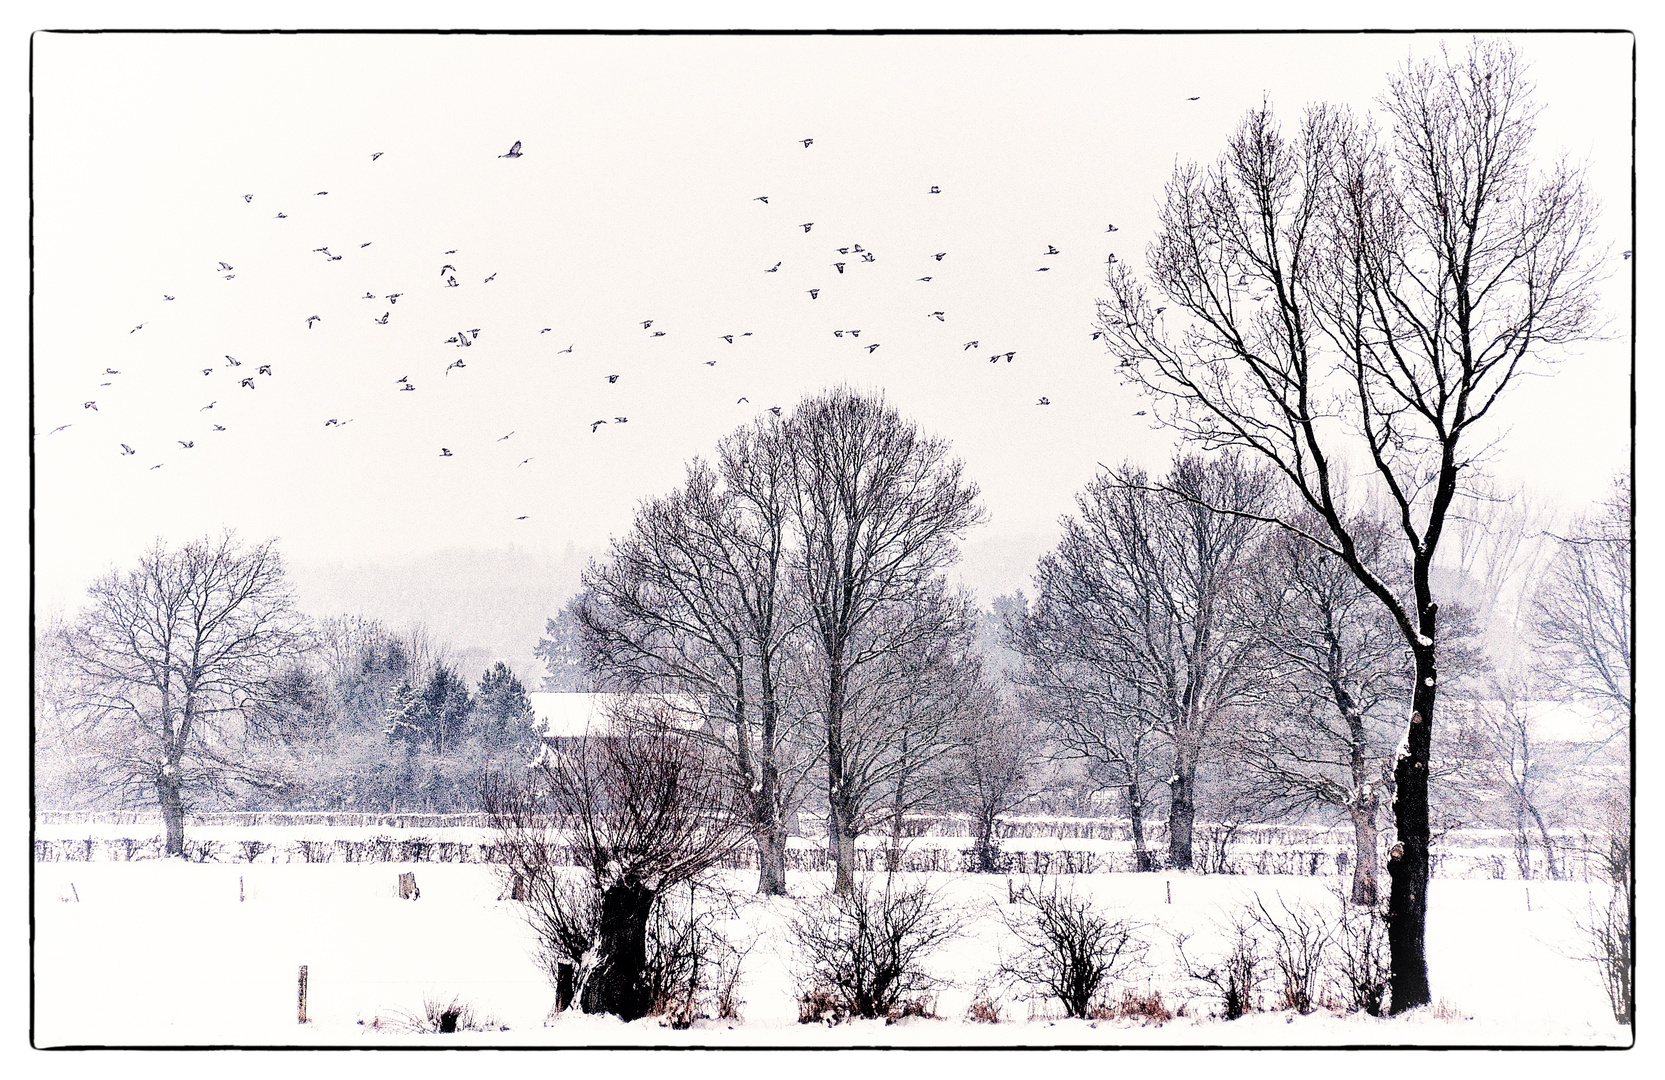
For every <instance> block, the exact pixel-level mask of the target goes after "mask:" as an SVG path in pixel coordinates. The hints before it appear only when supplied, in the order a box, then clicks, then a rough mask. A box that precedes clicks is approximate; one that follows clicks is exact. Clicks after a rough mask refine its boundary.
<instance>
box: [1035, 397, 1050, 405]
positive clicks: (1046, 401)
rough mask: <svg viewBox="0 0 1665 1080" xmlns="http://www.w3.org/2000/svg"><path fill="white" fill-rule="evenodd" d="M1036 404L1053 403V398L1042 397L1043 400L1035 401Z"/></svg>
mask: <svg viewBox="0 0 1665 1080" xmlns="http://www.w3.org/2000/svg"><path fill="white" fill-rule="evenodd" d="M1035 404H1037V405H1051V404H1052V399H1051V398H1042V399H1041V400H1039V401H1037V402H1035Z"/></svg>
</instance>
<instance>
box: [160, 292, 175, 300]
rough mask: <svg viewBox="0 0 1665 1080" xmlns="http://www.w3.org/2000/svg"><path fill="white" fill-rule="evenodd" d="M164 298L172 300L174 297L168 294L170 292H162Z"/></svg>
mask: <svg viewBox="0 0 1665 1080" xmlns="http://www.w3.org/2000/svg"><path fill="white" fill-rule="evenodd" d="M162 299H164V300H172V299H173V297H171V296H169V295H168V294H167V293H163V294H162Z"/></svg>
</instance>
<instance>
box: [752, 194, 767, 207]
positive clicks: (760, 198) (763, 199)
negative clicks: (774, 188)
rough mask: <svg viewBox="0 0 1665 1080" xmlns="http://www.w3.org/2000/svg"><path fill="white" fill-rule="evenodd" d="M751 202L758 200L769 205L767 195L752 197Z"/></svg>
mask: <svg viewBox="0 0 1665 1080" xmlns="http://www.w3.org/2000/svg"><path fill="white" fill-rule="evenodd" d="M752 202H760V203H762V204H763V205H764V206H768V205H769V196H767V195H759V196H758V197H757V198H755V199H753V200H752Z"/></svg>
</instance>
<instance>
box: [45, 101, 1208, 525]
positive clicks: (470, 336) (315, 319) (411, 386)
mask: <svg viewBox="0 0 1665 1080" xmlns="http://www.w3.org/2000/svg"><path fill="white" fill-rule="evenodd" d="M1189 100H1196V99H1195V98H1192V99H1189ZM799 142H800V143H801V144H802V146H803V148H804V149H805V150H808V149H810V147H812V146H813V145H814V143H815V140H814V139H812V138H805V139H801V140H799ZM521 147H522V144H521V143H520V142H519V141H517V142H515V143H514V145H513V146H512V147H510V148H509V150H508V151H507V152H506V153H503V154H500V155H498V157H500V158H505V159H509V160H514V159H518V158H521V157H522V156H524V154H523V151H522V149H521ZM382 156H383V155H382V153H381V152H379V151H378V152H376V153H373V154H371V155H370V160H371V161H376V160H377V159H379V158H381V157H382ZM328 194H329V192H328V191H327V190H326V191H319V192H317V193H316V195H317V196H327V195H328ZM926 194H928V195H932V196H937V195H941V194H942V189H941V187H940V186H939V185H931V186H930V188H929V190H928V191H927V192H926ZM241 198H242V199H243V202H244V203H245V204H252V203H253V202H254V199H255V196H254V195H253V194H252V193H251V194H244V195H242V196H241ZM751 201H753V202H757V203H760V204H762V205H764V206H767V205H769V196H768V195H758V196H755V197H753V199H752V200H751ZM288 216H289V215H288V214H286V213H284V212H282V211H279V212H278V213H276V214H275V216H274V220H283V219H287V218H288ZM795 227H796V228H799V229H801V230H802V231H803V233H804V234H809V233H811V231H812V230H813V229H814V227H815V222H813V221H805V222H801V223H798V224H797V225H796V226H795ZM1116 231H1117V228H1116V226H1115V225H1113V224H1112V225H1110V226H1109V227H1108V229H1107V232H1109V233H1114V232H1116ZM371 243H372V241H365V242H363V243H360V244H359V248H360V249H363V248H368V247H370V246H371ZM310 253H311V254H314V255H319V256H322V259H323V261H324V262H326V263H328V262H339V261H341V260H342V258H343V256H342V255H341V254H338V253H336V252H334V251H332V250H331V249H330V246H329V245H325V246H321V247H316V248H313V249H311V252H310ZM456 253H457V251H456V249H449V250H447V251H445V252H444V255H445V256H452V255H455V254H456ZM831 253H836V255H837V256H838V258H837V259H836V260H834V261H832V262H830V263H829V264H828V268H830V269H833V270H834V271H835V272H836V276H837V277H844V276H845V275H846V274H854V273H857V272H859V268H861V267H863V266H866V265H871V264H874V263H876V262H877V261H878V254H877V253H876V252H874V251H872V250H870V249H868V248H865V247H863V246H862V245H861V244H860V243H855V242H851V243H847V244H843V245H834V246H833V247H831V248H830V249H829V254H831ZM1059 254H1061V252H1060V251H1059V249H1058V248H1057V247H1056V246H1054V245H1052V244H1047V245H1046V249H1045V251H1044V252H1042V253H1041V255H1042V258H1046V257H1050V256H1055V255H1059ZM948 257H949V252H947V251H937V252H933V253H930V254H929V256H928V259H929V261H928V262H927V263H926V267H927V268H930V269H932V270H933V271H934V272H933V273H929V274H924V275H921V276H920V277H918V278H917V279H916V280H917V281H918V282H921V283H929V282H931V281H932V280H933V278H934V277H936V276H938V275H939V274H940V269H939V267H940V265H941V264H943V263H944V260H945V259H948ZM1115 259H1116V257H1115V256H1114V255H1111V256H1110V261H1111V262H1112V263H1113V262H1114V261H1115ZM784 264H785V260H780V261H776V262H775V263H774V265H772V266H769V267H767V268H765V269H764V271H763V272H764V273H767V274H774V273H779V272H780V270H781V268H782V266H783V265H784ZM950 265H951V264H950ZM1051 269H1052V266H1051V265H1050V264H1048V265H1043V266H1037V267H1035V272H1036V273H1045V272H1048V271H1050V270H1051ZM213 272H214V273H215V274H217V275H220V276H221V277H223V278H224V279H225V280H228V281H229V280H234V279H235V278H236V276H237V268H236V267H235V266H233V265H231V264H229V263H227V262H224V261H219V262H218V263H217V266H216V267H215V269H214V270H213ZM458 275H459V270H458V268H457V266H456V265H455V264H454V263H452V262H449V261H448V262H445V263H443V264H442V265H440V267H439V272H438V278H439V287H441V288H460V287H462V283H461V282H459V280H458ZM496 278H497V274H496V273H495V272H494V273H492V274H490V275H489V276H487V277H485V278H484V279H482V281H481V283H482V284H483V285H489V284H491V283H492V282H493V281H494V280H496ZM430 280H431V279H430ZM805 291H806V292H807V294H808V296H809V299H810V300H811V301H817V300H819V299H820V297H821V294H822V292H824V291H826V286H825V285H821V286H816V287H812V288H809V289H807V290H805ZM405 295H406V294H405V293H404V292H388V293H380V294H378V293H376V292H373V291H367V292H365V293H364V294H363V296H362V297H361V298H360V299H362V300H366V301H375V300H381V301H384V304H382V305H378V306H382V307H383V311H382V313H381V315H380V316H379V317H377V316H374V315H372V316H370V321H371V322H372V323H376V324H379V325H383V326H385V325H387V324H388V322H389V320H390V318H392V316H393V313H394V311H395V309H396V308H397V306H398V303H399V300H400V299H401V297H404V296H405ZM175 299H176V297H175V296H174V295H172V294H169V293H164V294H163V296H162V301H163V302H172V301H174V300H175ZM408 302H409V301H407V303H408ZM925 317H926V318H931V319H935V320H937V321H938V322H939V323H940V322H946V321H947V317H948V316H947V313H946V312H945V311H942V310H933V311H930V312H928V313H925ZM322 321H323V319H322V317H321V316H319V315H309V316H307V317H306V320H305V326H306V329H307V330H308V331H310V330H312V329H313V328H314V327H315V326H317V325H319V324H320V323H322ZM654 323H655V320H654V319H643V320H641V328H642V330H643V332H644V333H645V334H647V335H648V336H649V337H650V338H663V337H666V336H667V332H666V331H665V330H664V329H658V330H655V329H654ZM147 325H148V323H140V324H138V325H137V326H134V327H133V328H132V329H131V330H130V331H129V333H130V334H136V333H139V332H140V331H142V330H144V329H145V327H146V326H147ZM553 329H554V328H553V327H543V328H541V329H540V330H539V331H538V333H539V334H540V335H542V334H547V333H551V332H553ZM482 332H483V331H482V329H481V328H479V327H474V328H471V329H458V330H457V331H456V332H455V333H454V334H452V336H450V337H448V338H446V339H445V344H447V345H452V346H454V347H456V348H457V349H458V350H467V349H469V348H471V347H473V346H474V345H475V344H476V343H477V342H478V341H479V339H480V335H481V333H482ZM832 333H833V336H834V337H835V338H841V339H842V338H848V339H849V340H850V341H852V342H853V343H856V345H857V347H858V348H859V349H862V350H865V351H866V352H867V353H868V354H869V355H872V354H874V353H876V352H877V351H878V350H879V349H880V348H881V346H882V343H881V342H877V341H867V342H862V341H861V340H860V339H861V335H862V330H861V329H860V328H850V329H836V330H833V331H832ZM720 336H721V338H722V339H723V340H724V341H725V342H727V343H728V344H729V345H733V344H734V343H735V341H736V339H737V338H749V337H752V336H753V332H752V331H749V330H748V331H743V332H739V333H728V334H722V335H720ZM1100 336H1101V335H1100V334H1099V333H1094V334H1093V337H1094V338H1095V339H1096V338H1099V337H1100ZM981 346H982V341H981V339H972V340H969V341H966V342H964V343H963V344H962V345H961V351H962V352H971V351H972V350H979V355H981V351H980V350H981ZM574 349H575V345H573V344H569V345H568V346H567V347H566V348H564V349H561V350H559V352H558V353H557V355H563V354H571V353H573V351H574ZM1017 357H1018V352H1017V350H1015V349H1001V350H997V351H994V352H990V353H987V359H988V363H990V364H997V363H1000V362H1002V361H1004V362H1005V363H1008V364H1010V363H1012V362H1014V360H1016V358H1017ZM703 363H704V364H706V365H707V366H715V364H716V363H717V361H715V360H707V361H703ZM242 366H243V362H242V361H240V360H238V359H236V358H235V357H233V356H230V355H224V362H223V364H222V363H219V362H216V363H215V364H214V365H211V366H208V367H203V368H202V369H201V373H202V375H203V376H205V377H213V376H214V375H216V374H217V373H220V372H224V371H227V370H231V369H238V368H241V367H242ZM467 367H468V364H467V361H466V358H465V357H464V356H462V355H458V356H457V357H456V358H455V359H453V360H452V361H451V362H450V363H449V364H448V365H447V366H446V367H445V369H444V372H443V374H444V375H445V376H447V377H448V376H450V374H451V373H452V372H453V371H458V370H466V369H467ZM120 375H121V372H120V371H119V370H118V369H115V368H113V367H106V368H105V369H104V372H103V376H104V377H106V381H103V382H101V383H99V386H100V387H109V386H112V385H114V383H113V381H111V380H113V379H114V378H116V377H117V376H120ZM231 377H232V378H234V379H235V380H236V382H235V387H236V389H239V390H250V391H252V390H256V389H257V387H258V386H259V385H260V382H261V380H262V379H264V378H268V377H270V378H275V376H274V375H273V365H272V364H270V363H263V364H258V365H256V366H255V368H254V374H253V375H249V374H246V373H243V372H241V371H236V370H231ZM606 378H607V383H608V384H609V385H611V384H616V383H618V381H619V378H620V376H619V375H618V374H616V373H615V374H609V375H607V376H606ZM393 385H394V387H395V388H396V389H395V391H394V392H397V393H414V392H416V390H417V384H416V383H414V382H412V381H411V379H410V376H409V375H404V376H401V377H400V378H399V379H397V380H395V381H394V384H393ZM219 401H220V399H219V398H216V399H214V400H211V401H209V403H208V404H206V405H204V406H202V407H201V408H200V409H199V410H198V411H199V412H208V411H210V410H212V409H213V408H214V407H215V406H216V405H217V404H219ZM749 403H750V402H749V398H747V397H745V396H742V397H740V398H739V399H738V401H737V402H736V404H749ZM1036 404H1037V405H1041V406H1045V405H1050V404H1052V402H1051V399H1050V398H1047V397H1041V398H1040V399H1039V400H1038V401H1037V402H1036ZM82 408H83V409H86V410H92V411H97V409H98V397H97V396H93V397H89V398H88V399H87V400H85V401H84V402H83V403H82ZM768 411H769V412H770V413H771V414H773V415H775V416H777V417H778V416H780V415H781V407H780V406H778V405H771V406H769V408H768ZM1134 415H1136V416H1143V415H1145V413H1144V411H1143V410H1141V411H1139V412H1137V413H1135V414H1134ZM352 422H353V420H352V419H351V418H347V419H342V418H340V417H329V418H327V419H324V420H323V421H322V423H323V426H324V427H325V428H334V429H340V428H343V427H345V426H346V425H348V424H351V423H352ZM628 422H629V417H628V416H624V415H614V416H612V417H611V419H608V418H606V417H602V418H600V419H596V420H593V421H590V422H589V423H588V426H589V428H590V432H591V433H592V434H594V433H595V432H597V431H598V430H599V429H600V428H601V427H603V426H607V425H609V424H611V425H623V424H626V423H628ZM71 426H72V424H70V423H66V424H62V425H60V426H58V427H56V428H54V429H52V431H50V432H48V434H49V435H55V434H57V433H58V432H60V431H63V430H65V429H67V428H69V427H71ZM225 430H226V427H225V426H224V425H221V424H219V423H214V424H213V425H212V429H211V431H210V432H209V434H213V433H217V432H223V431H225ZM513 434H514V432H513V431H511V432H509V433H508V434H507V435H503V436H501V437H500V438H498V439H497V440H496V441H497V442H502V441H505V440H507V439H508V438H509V437H510V436H511V435H513ZM175 441H176V442H177V443H178V444H179V446H180V448H181V449H182V450H191V449H193V448H195V446H196V439H195V438H194V437H193V438H187V439H176V440H175ZM117 445H118V447H119V453H120V455H121V456H123V457H127V456H136V455H137V454H138V451H137V450H135V449H134V447H132V446H131V445H129V444H128V443H125V442H122V443H118V444H117ZM439 456H440V457H442V458H452V457H455V456H457V455H456V453H455V452H454V451H453V450H451V449H450V448H449V447H445V446H442V447H440V448H439ZM533 460H534V459H533V458H531V457H527V458H524V459H522V460H521V461H520V462H519V463H518V464H517V466H516V467H517V468H518V467H520V466H524V465H527V464H530V463H531V462H532V461H533ZM150 468H151V469H152V470H154V469H160V468H162V464H161V463H157V464H154V465H151V466H150ZM516 520H521V521H524V520H527V515H521V516H519V517H518V518H516Z"/></svg>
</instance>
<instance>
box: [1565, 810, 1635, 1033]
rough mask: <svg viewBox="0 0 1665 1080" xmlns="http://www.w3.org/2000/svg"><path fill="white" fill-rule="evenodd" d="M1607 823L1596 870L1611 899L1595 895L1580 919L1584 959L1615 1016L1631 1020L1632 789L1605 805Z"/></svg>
mask: <svg viewBox="0 0 1665 1080" xmlns="http://www.w3.org/2000/svg"><path fill="white" fill-rule="evenodd" d="M1603 810H1604V813H1603V815H1602V827H1601V830H1600V833H1599V835H1598V837H1597V841H1596V843H1595V844H1593V845H1591V847H1592V848H1593V850H1592V851H1591V853H1590V854H1591V855H1593V856H1594V858H1593V860H1592V861H1593V862H1594V864H1595V867H1596V874H1597V876H1598V877H1599V878H1600V879H1601V881H1602V882H1603V883H1604V884H1605V886H1606V892H1607V899H1606V901H1605V902H1598V901H1597V900H1596V898H1595V896H1594V895H1592V896H1591V898H1590V901H1589V910H1588V912H1587V914H1586V915H1585V917H1584V918H1582V919H1580V920H1579V921H1578V924H1577V925H1578V929H1579V932H1580V935H1581V936H1582V937H1583V939H1584V942H1585V944H1586V947H1587V948H1588V951H1587V952H1586V953H1585V954H1584V955H1582V956H1580V957H1579V959H1581V960H1587V961H1589V962H1591V963H1593V964H1595V965H1596V967H1597V969H1598V970H1599V971H1600V972H1601V983H1602V989H1604V990H1605V991H1606V992H1607V1001H1608V1004H1609V1005H1611V1006H1612V1008H1613V1019H1614V1020H1616V1021H1618V1022H1619V1023H1621V1024H1629V1023H1631V1022H1632V1015H1633V1014H1632V1009H1631V1004H1632V1001H1633V1000H1634V999H1633V998H1632V979H1633V975H1634V957H1633V955H1632V947H1631V929H1632V924H1631V910H1632V899H1631V826H1630V807H1629V792H1628V791H1627V792H1624V793H1622V797H1614V798H1610V799H1609V800H1608V801H1607V803H1606V805H1605V806H1604V808H1603Z"/></svg>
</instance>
